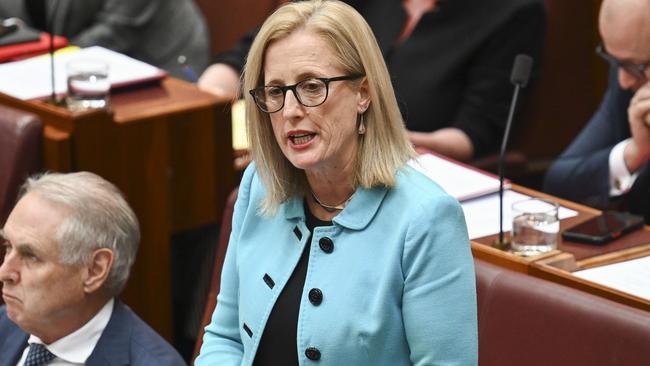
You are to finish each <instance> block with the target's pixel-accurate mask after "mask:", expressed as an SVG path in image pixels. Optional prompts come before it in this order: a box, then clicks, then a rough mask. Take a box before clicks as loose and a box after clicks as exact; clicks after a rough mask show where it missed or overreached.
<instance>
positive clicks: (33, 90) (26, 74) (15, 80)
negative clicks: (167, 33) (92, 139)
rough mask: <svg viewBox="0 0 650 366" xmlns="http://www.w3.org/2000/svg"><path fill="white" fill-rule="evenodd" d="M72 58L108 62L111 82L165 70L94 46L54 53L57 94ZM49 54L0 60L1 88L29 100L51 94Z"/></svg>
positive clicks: (63, 89) (145, 77)
mask: <svg viewBox="0 0 650 366" xmlns="http://www.w3.org/2000/svg"><path fill="white" fill-rule="evenodd" d="M75 59H93V60H102V61H104V62H107V63H108V67H109V70H108V79H109V80H110V82H111V85H113V86H115V85H120V84H128V83H129V82H132V81H136V80H149V79H156V78H159V77H161V76H162V75H164V74H165V72H164V71H163V70H161V69H159V68H157V67H155V66H151V65H149V64H147V63H144V62H142V61H138V60H136V59H134V58H131V57H128V56H126V55H123V54H121V53H118V52H115V51H111V50H108V49H106V48H103V47H99V46H94V47H88V48H84V49H81V50H79V51H75V52H66V53H61V54H56V56H55V57H54V70H55V71H54V80H55V92H56V94H62V93H65V92H66V90H67V86H66V79H67V78H66V70H65V65H66V63H67V62H68V61H71V60H75ZM51 75H52V73H51V72H50V57H49V56H40V57H33V58H29V59H26V60H21V61H15V62H8V63H5V64H0V92H2V93H5V94H8V95H11V96H14V97H16V98H19V99H23V100H29V99H36V98H41V97H45V96H48V95H50V94H51V92H52V86H51V85H52V84H51V80H50V78H51Z"/></svg>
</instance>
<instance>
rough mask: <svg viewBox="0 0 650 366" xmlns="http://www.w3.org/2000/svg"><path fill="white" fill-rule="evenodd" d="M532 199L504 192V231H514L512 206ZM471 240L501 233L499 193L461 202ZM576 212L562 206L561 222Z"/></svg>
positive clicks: (511, 192)
mask: <svg viewBox="0 0 650 366" xmlns="http://www.w3.org/2000/svg"><path fill="white" fill-rule="evenodd" d="M528 198H531V197H530V196H527V195H525V194H522V193H519V192H514V191H511V190H506V191H504V192H503V230H504V231H510V230H512V209H511V207H512V204H513V203H515V202H517V201H522V200H525V199H528ZM461 206H462V207H463V213H464V214H465V222H466V223H467V231H468V233H469V238H470V239H472V240H473V239H478V238H482V237H484V236H488V235H494V234H497V233H498V232H499V193H498V192H497V193H492V194H490V195H487V196H483V197H479V198H475V199H472V200H468V201H464V202H461ZM577 214H578V213H577V212H576V211H574V210H571V209H568V208H566V207H562V206H560V210H559V211H558V216H559V217H560V220H562V219H566V218H567V217H573V216H576V215H577Z"/></svg>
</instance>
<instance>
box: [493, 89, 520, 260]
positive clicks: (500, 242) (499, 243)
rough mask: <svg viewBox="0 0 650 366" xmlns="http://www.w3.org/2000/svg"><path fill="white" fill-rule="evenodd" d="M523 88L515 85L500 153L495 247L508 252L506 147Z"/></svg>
mask: <svg viewBox="0 0 650 366" xmlns="http://www.w3.org/2000/svg"><path fill="white" fill-rule="evenodd" d="M520 89H521V86H520V85H519V84H515V91H514V94H513V96H512V103H511V104H510V112H509V113H508V123H507V124H506V129H505V131H504V132H503V140H502V141H501V150H500V151H499V165H498V168H497V169H498V170H499V238H498V239H497V240H495V241H494V244H493V246H494V247H495V248H498V249H502V250H506V249H508V248H509V247H510V239H504V235H503V179H504V178H503V175H504V174H503V172H504V170H505V160H506V158H505V156H506V147H507V146H508V138H509V137H510V127H511V126H512V118H513V116H514V114H515V107H516V106H517V98H518V97H519V90H520Z"/></svg>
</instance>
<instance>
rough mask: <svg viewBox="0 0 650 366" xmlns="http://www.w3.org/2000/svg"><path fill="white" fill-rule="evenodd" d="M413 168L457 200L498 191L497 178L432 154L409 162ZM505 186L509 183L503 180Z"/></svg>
mask: <svg viewBox="0 0 650 366" xmlns="http://www.w3.org/2000/svg"><path fill="white" fill-rule="evenodd" d="M409 165H411V166H412V167H413V168H414V169H415V170H418V171H420V172H421V173H422V174H424V175H426V176H427V177H429V178H431V179H432V180H433V181H434V182H436V183H438V184H439V185H440V186H441V187H442V189H444V190H445V191H446V192H447V193H449V195H451V196H453V197H455V198H456V199H457V200H459V201H465V200H468V199H470V198H475V197H480V196H483V195H486V194H489V193H494V192H497V191H499V179H498V178H496V177H494V176H492V175H490V174H489V173H485V172H482V171H480V170H478V169H474V168H470V167H468V166H465V165H462V164H461V163H457V162H454V161H452V160H449V159H448V158H443V157H440V156H437V155H433V154H424V155H420V156H418V157H417V158H416V159H414V160H411V161H410V162H409ZM504 185H505V187H509V186H510V183H509V182H505V183H504Z"/></svg>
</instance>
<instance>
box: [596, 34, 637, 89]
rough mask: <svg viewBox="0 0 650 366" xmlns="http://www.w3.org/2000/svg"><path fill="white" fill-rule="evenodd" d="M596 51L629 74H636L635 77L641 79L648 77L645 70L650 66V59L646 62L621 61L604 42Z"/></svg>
mask: <svg viewBox="0 0 650 366" xmlns="http://www.w3.org/2000/svg"><path fill="white" fill-rule="evenodd" d="M596 53H597V54H598V56H600V57H602V58H603V59H604V60H605V61H607V62H609V63H610V64H612V65H614V66H616V67H618V68H621V69H623V70H625V71H626V72H627V73H628V74H630V75H632V76H634V77H635V78H637V79H639V80H646V79H647V76H646V74H645V71H646V69H647V68H648V67H650V61H648V62H646V63H644V64H635V63H632V62H627V61H621V60H619V59H617V58H616V57H614V56H612V55H610V54H609V52H607V50H606V49H605V47H604V46H603V44H602V43H601V44H599V45H598V46H597V47H596Z"/></svg>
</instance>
